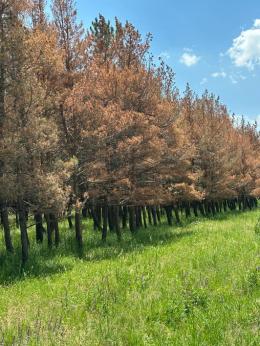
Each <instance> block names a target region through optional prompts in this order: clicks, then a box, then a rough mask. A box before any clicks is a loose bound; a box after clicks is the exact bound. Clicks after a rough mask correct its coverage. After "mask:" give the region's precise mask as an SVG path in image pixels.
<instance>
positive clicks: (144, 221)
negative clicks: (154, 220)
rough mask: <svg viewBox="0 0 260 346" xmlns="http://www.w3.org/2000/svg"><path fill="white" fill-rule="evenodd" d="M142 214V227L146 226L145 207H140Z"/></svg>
mask: <svg viewBox="0 0 260 346" xmlns="http://www.w3.org/2000/svg"><path fill="white" fill-rule="evenodd" d="M142 215H143V224H144V228H147V221H146V210H145V207H142Z"/></svg>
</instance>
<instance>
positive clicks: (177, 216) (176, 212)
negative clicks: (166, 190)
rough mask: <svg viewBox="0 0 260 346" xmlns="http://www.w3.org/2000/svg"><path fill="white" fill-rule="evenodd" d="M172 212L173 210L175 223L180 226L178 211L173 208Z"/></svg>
mask: <svg viewBox="0 0 260 346" xmlns="http://www.w3.org/2000/svg"><path fill="white" fill-rule="evenodd" d="M173 210H174V215H175V218H176V221H177V223H178V224H180V223H181V219H180V216H179V210H178V208H177V207H174V208H173Z"/></svg>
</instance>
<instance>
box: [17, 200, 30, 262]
mask: <svg viewBox="0 0 260 346" xmlns="http://www.w3.org/2000/svg"><path fill="white" fill-rule="evenodd" d="M17 205H18V217H19V225H20V232H21V245H22V263H23V264H24V263H25V262H26V261H27V260H28V256H29V242H28V234H27V224H26V211H25V206H24V201H23V200H22V198H19V199H18V203H17Z"/></svg>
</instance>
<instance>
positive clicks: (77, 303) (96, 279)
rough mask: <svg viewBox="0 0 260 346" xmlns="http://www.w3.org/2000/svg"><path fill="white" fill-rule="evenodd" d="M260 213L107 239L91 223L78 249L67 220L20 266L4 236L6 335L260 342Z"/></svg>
mask: <svg viewBox="0 0 260 346" xmlns="http://www.w3.org/2000/svg"><path fill="white" fill-rule="evenodd" d="M259 217H260V211H259V209H258V210H255V211H249V212H245V213H240V212H235V213H228V214H223V215H220V216H218V217H216V218H214V219H202V218H201V219H197V220H195V219H190V220H189V221H183V224H182V226H179V227H177V226H176V225H175V226H173V227H169V226H167V225H166V224H164V223H163V224H162V225H161V226H160V227H156V228H155V227H150V228H149V229H147V230H142V231H140V232H139V233H138V234H137V235H136V236H135V237H132V236H131V235H130V234H129V232H126V233H124V235H123V240H122V242H121V244H118V243H117V241H116V239H115V237H114V235H110V236H109V239H108V242H107V244H106V245H102V244H101V242H100V240H99V239H100V234H98V233H94V232H93V231H92V229H91V228H92V227H91V225H89V224H87V225H86V224H84V228H85V229H86V230H85V231H84V240H85V247H84V250H83V251H82V252H81V253H80V254H78V253H77V251H76V249H75V245H74V241H73V234H71V231H69V230H68V229H67V225H66V224H64V225H63V229H62V239H63V241H62V244H61V246H60V248H59V249H58V250H56V249H53V250H51V251H49V250H48V249H47V246H46V245H44V247H43V248H42V247H41V246H36V245H33V242H32V245H31V250H30V260H29V262H28V264H27V266H26V268H25V270H24V271H22V272H21V270H20V267H19V251H18V250H16V252H17V253H16V255H15V256H14V257H11V256H6V255H5V254H4V249H3V247H2V245H1V246H0V345H2V344H4V345H12V344H13V345H20V344H21V345H27V344H28V345H102V346H103V345H104V346H105V345H107V346H109V345H122V346H126V345H163V346H164V345H178V346H179V345H185V346H187V345H192V346H193V345H194V346H195V345H199V346H204V345H205V346H206V345H207V346H209V345H214V346H215V345H223V346H224V345H225V346H229V345H239V346H243V345H246V346H248V345H252V346H253V345H255V346H256V345H259V344H260V336H259V330H260V328H259V327H260V278H259V276H260V256H259V255H260V252H259V241H260V234H258V232H256V231H255V225H256V223H257V220H258V218H259ZM16 232H18V231H16ZM1 233H2V232H1ZM33 235H34V234H33V229H31V234H30V236H31V237H33ZM1 236H2V234H1ZM18 240H19V238H18V233H17V239H16V241H17V242H18ZM0 244H2V241H1V240H0ZM1 254H2V255H1Z"/></svg>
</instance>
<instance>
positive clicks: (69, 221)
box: [67, 215, 73, 229]
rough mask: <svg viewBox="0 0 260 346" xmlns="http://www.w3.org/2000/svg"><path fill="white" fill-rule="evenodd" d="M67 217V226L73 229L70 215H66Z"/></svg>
mask: <svg viewBox="0 0 260 346" xmlns="http://www.w3.org/2000/svg"><path fill="white" fill-rule="evenodd" d="M67 219H68V224H69V228H70V229H73V222H72V216H71V215H68V217H67Z"/></svg>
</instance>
